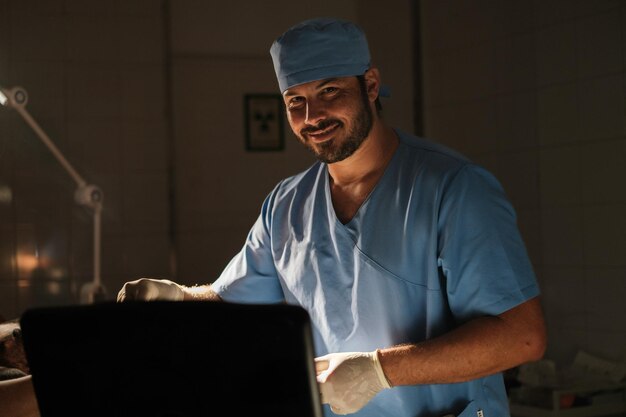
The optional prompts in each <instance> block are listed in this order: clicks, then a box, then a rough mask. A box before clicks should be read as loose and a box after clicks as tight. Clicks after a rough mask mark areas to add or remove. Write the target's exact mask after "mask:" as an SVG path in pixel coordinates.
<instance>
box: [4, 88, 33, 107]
mask: <svg viewBox="0 0 626 417" xmlns="http://www.w3.org/2000/svg"><path fill="white" fill-rule="evenodd" d="M26 103H28V93H27V92H26V90H25V89H23V88H22V87H12V88H6V89H5V88H1V87H0V105H3V106H7V107H13V108H24V107H26Z"/></svg>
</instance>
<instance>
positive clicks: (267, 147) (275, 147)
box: [244, 94, 285, 151]
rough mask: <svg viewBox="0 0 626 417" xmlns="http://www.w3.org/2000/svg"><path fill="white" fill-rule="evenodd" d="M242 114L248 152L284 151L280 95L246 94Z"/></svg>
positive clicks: (281, 99) (281, 100)
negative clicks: (243, 115)
mask: <svg viewBox="0 0 626 417" xmlns="http://www.w3.org/2000/svg"><path fill="white" fill-rule="evenodd" d="M244 114H245V119H246V120H245V124H246V149H247V150H248V151H280V150H283V149H284V147H285V138H284V131H283V129H284V127H283V124H284V123H283V98H282V96H281V95H280V94H246V95H245V96H244Z"/></svg>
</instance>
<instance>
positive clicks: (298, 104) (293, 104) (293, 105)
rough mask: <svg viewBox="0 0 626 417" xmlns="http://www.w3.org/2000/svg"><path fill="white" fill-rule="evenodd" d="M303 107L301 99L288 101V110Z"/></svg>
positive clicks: (295, 98) (296, 98)
mask: <svg viewBox="0 0 626 417" xmlns="http://www.w3.org/2000/svg"><path fill="white" fill-rule="evenodd" d="M303 105H304V99H303V98H302V97H294V98H292V99H291V100H289V103H288V107H289V109H298V108H300V107H302V106H303Z"/></svg>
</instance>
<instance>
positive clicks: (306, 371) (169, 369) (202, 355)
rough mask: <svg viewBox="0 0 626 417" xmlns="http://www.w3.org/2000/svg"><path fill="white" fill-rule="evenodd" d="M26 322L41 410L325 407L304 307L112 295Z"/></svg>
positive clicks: (278, 411) (136, 412)
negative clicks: (127, 298) (123, 298)
mask: <svg viewBox="0 0 626 417" xmlns="http://www.w3.org/2000/svg"><path fill="white" fill-rule="evenodd" d="M20 325H21V327H22V333H23V338H24V348H25V352H26V357H27V360H28V362H29V365H30V369H31V373H32V380H33V386H34V389H35V394H36V396H37V401H38V404H39V409H40V411H41V415H42V417H55V416H64V417H67V416H92V417H97V416H106V417H112V416H133V417H141V416H150V417H178V416H222V415H223V416H246V417H249V416H254V415H259V416H261V415H272V416H290V417H293V416H298V417H308V416H310V417H321V415H322V412H321V404H320V401H319V392H318V387H317V383H316V381H315V370H314V360H313V358H314V353H313V342H312V335H311V327H310V322H309V316H308V314H307V313H306V311H305V310H304V309H302V308H300V307H297V306H289V305H284V304H281V305H254V304H234V303H221V302H201V301H198V302H167V301H163V302H161V301H159V302H131V303H114V302H111V303H109V302H105V303H100V304H93V305H79V306H64V307H42V308H34V309H30V310H27V311H26V312H25V313H24V314H23V315H22V317H21V320H20ZM218 410H219V411H218Z"/></svg>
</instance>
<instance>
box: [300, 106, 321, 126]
mask: <svg viewBox="0 0 626 417" xmlns="http://www.w3.org/2000/svg"><path fill="white" fill-rule="evenodd" d="M325 118H326V111H325V110H324V106H322V105H320V104H319V103H316V102H314V101H307V103H306V118H305V119H304V123H306V124H308V125H311V126H316V125H317V124H318V123H319V122H321V121H322V120H324V119H325Z"/></svg>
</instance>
